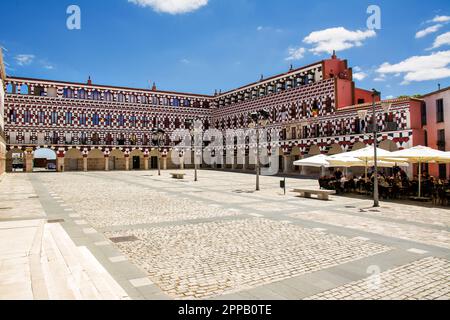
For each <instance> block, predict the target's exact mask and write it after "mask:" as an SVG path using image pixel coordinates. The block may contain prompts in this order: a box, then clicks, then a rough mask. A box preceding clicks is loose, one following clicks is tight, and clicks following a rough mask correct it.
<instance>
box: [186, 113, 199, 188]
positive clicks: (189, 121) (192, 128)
mask: <svg viewBox="0 0 450 320" xmlns="http://www.w3.org/2000/svg"><path fill="white" fill-rule="evenodd" d="M185 127H186V128H187V129H188V130H189V134H190V135H191V137H193V143H194V181H195V182H197V181H198V174H197V171H198V163H197V144H196V143H195V137H196V135H197V134H198V133H199V131H200V130H199V128H196V127H195V123H194V120H192V119H187V120H186V122H185Z"/></svg>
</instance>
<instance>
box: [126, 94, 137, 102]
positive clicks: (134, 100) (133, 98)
mask: <svg viewBox="0 0 450 320" xmlns="http://www.w3.org/2000/svg"><path fill="white" fill-rule="evenodd" d="M136 100H137V99H136V96H135V95H133V94H132V95H130V97H129V100H128V101H129V102H130V103H136Z"/></svg>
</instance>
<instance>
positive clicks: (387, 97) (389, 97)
mask: <svg viewBox="0 0 450 320" xmlns="http://www.w3.org/2000/svg"><path fill="white" fill-rule="evenodd" d="M386 99H394V96H392V95H390V96H386Z"/></svg>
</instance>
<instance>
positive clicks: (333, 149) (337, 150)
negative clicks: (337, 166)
mask: <svg viewBox="0 0 450 320" xmlns="http://www.w3.org/2000/svg"><path fill="white" fill-rule="evenodd" d="M342 152H343V150H342V147H341V146H340V145H339V144H337V143H335V144H333V145H332V146H331V148H330V151H328V155H329V156H332V155H334V154H339V153H342Z"/></svg>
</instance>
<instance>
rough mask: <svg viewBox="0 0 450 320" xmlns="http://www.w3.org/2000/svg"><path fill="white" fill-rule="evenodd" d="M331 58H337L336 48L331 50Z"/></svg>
mask: <svg viewBox="0 0 450 320" xmlns="http://www.w3.org/2000/svg"><path fill="white" fill-rule="evenodd" d="M331 59H337V56H336V50H333V55H332V56H331Z"/></svg>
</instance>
